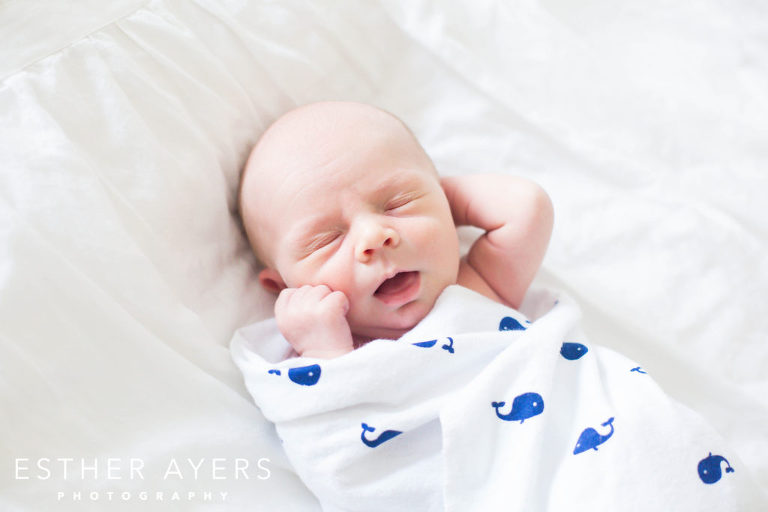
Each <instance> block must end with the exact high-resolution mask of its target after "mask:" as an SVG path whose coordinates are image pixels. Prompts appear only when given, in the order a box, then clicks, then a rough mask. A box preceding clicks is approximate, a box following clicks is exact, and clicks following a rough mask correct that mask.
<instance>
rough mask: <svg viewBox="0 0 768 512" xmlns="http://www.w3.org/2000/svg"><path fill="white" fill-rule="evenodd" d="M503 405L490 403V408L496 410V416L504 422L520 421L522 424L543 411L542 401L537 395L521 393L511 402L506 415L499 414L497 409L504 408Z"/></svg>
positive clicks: (502, 403) (503, 403)
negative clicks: (510, 407)
mask: <svg viewBox="0 0 768 512" xmlns="http://www.w3.org/2000/svg"><path fill="white" fill-rule="evenodd" d="M505 404H506V402H491V407H493V408H494V409H496V416H498V417H499V418H501V419H502V420H504V421H517V420H520V423H523V422H524V421H525V420H527V419H528V418H532V417H534V416H537V415H539V414H541V412H542V411H543V410H544V399H543V398H541V395H540V394H538V393H523V394H522V395H518V396H516V397H515V399H514V400H513V401H512V410H511V411H509V412H508V413H507V414H501V412H499V408H500V407H504V405H505Z"/></svg>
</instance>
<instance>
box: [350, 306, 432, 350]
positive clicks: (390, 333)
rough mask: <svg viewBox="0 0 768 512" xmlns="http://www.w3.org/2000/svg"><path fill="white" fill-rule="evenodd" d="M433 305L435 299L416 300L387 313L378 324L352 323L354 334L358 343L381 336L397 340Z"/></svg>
mask: <svg viewBox="0 0 768 512" xmlns="http://www.w3.org/2000/svg"><path fill="white" fill-rule="evenodd" d="M432 306H434V300H433V301H431V303H427V302H425V301H424V300H415V301H413V302H410V303H408V304H406V305H404V306H402V307H400V308H399V309H398V310H397V312H392V314H391V315H387V318H385V319H383V320H384V321H383V322H380V323H378V324H376V325H354V326H352V325H351V326H350V329H351V330H352V336H353V337H354V339H355V343H356V344H357V343H358V342H360V343H361V344H362V343H365V342H368V341H371V340H375V339H379V338H381V339H390V340H396V339H398V338H400V337H401V336H402V335H403V334H405V333H406V332H408V331H410V330H411V329H413V328H414V327H415V326H416V324H418V323H419V322H421V320H422V319H423V318H424V317H425V316H427V314H428V313H429V312H430V311H431V310H432Z"/></svg>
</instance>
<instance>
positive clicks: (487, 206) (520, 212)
mask: <svg viewBox="0 0 768 512" xmlns="http://www.w3.org/2000/svg"><path fill="white" fill-rule="evenodd" d="M441 184H442V186H443V189H444V190H445V195H446V196H447V198H448V202H449V204H450V205H451V213H452V214H453V220H454V222H455V223H456V225H457V226H463V225H471V226H477V227H479V228H481V229H484V230H485V234H484V235H482V236H481V237H480V238H479V239H478V240H477V241H476V242H475V243H474V244H473V245H472V248H471V249H470V251H469V253H468V254H467V257H466V260H467V263H469V265H470V266H471V267H472V268H473V269H474V270H475V271H476V272H477V273H478V274H480V276H481V277H482V278H483V279H484V280H485V281H486V282H487V283H488V285H489V286H490V287H491V288H492V289H493V291H494V292H496V294H497V295H499V296H500V297H501V298H502V299H504V300H505V301H507V302H508V303H509V304H510V305H511V306H513V307H514V308H517V307H519V306H520V303H521V302H522V301H523V297H524V296H525V292H526V291H527V290H528V286H529V285H530V284H531V281H533V278H534V276H535V275H536V272H537V271H538V269H539V266H540V265H541V260H542V259H543V258H544V253H545V252H546V250H547V245H548V244H549V237H550V235H551V234H552V223H553V217H554V214H553V210H552V202H551V201H550V199H549V196H548V195H547V193H546V192H544V190H543V189H542V188H541V187H540V186H538V185H537V184H535V183H533V182H532V181H529V180H526V179H524V178H519V177H514V176H505V175H494V174H480V175H469V176H453V177H446V178H443V179H442V180H441Z"/></svg>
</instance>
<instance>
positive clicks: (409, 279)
mask: <svg viewBox="0 0 768 512" xmlns="http://www.w3.org/2000/svg"><path fill="white" fill-rule="evenodd" d="M420 287H421V277H420V275H419V273H418V272H417V271H415V270H414V271H411V272H398V273H397V274H395V275H394V276H393V277H390V278H389V279H387V280H386V281H384V282H383V283H381V285H379V287H378V288H376V291H375V292H374V293H373V295H374V296H375V297H376V298H377V299H379V300H381V301H382V302H384V303H385V304H396V303H402V304H405V303H406V302H409V301H411V300H413V298H414V297H415V296H416V294H417V293H418V291H419V288H420Z"/></svg>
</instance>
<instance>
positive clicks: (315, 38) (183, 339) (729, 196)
mask: <svg viewBox="0 0 768 512" xmlns="http://www.w3.org/2000/svg"><path fill="white" fill-rule="evenodd" d="M766 33H768V7H765V6H763V5H762V4H758V3H754V2H749V1H747V0H736V1H725V0H715V1H712V2H708V3H706V4H701V3H699V2H687V3H686V2H683V3H678V4H676V5H669V4H668V3H667V2H662V1H660V0H650V1H648V2H643V3H642V5H640V4H637V3H634V4H633V3H630V2H626V1H623V2H618V3H617V2H607V1H602V0H591V1H590V2H580V3H579V4H578V7H576V4H572V3H570V2H565V1H552V0H547V1H544V0H541V1H533V0H525V1H522V0H521V1H512V2H505V1H501V0H481V1H478V2H471V3H470V2H465V3H453V2H450V3H449V2H438V1H408V0H398V1H395V0H392V1H381V2H376V3H362V2H326V3H322V4H319V3H315V2H302V1H287V2H266V1H265V2H244V1H237V0H230V1H213V0H197V1H182V0H152V1H127V0H126V1H121V2H109V3H103V2H94V1H83V2H80V3H77V4H76V5H73V6H72V7H71V8H68V9H62V8H61V7H60V3H59V2H55V1H53V0H45V1H42V0H41V1H37V2H23V1H21V0H16V1H10V2H6V3H3V4H2V5H1V6H0V34H1V35H2V37H3V41H4V44H3V45H2V46H0V163H1V165H2V166H1V167H0V382H2V386H0V412H2V418H3V420H2V421H0V439H2V441H0V456H1V457H2V459H3V464H2V465H0V508H2V509H3V510H41V509H45V510H69V509H78V510H121V509H134V508H136V507H137V506H138V505H139V504H140V505H142V506H143V507H145V508H147V509H150V510H177V509H183V510H194V509H203V510H316V509H317V508H318V507H317V504H316V501H315V500H314V498H313V497H312V496H311V495H310V494H309V493H308V491H307V490H306V489H305V488H304V486H303V485H302V484H301V482H300V481H299V480H298V479H297V478H296V477H295V474H294V473H293V472H292V470H291V468H290V467H289V466H288V464H287V461H286V460H285V458H284V456H283V455H282V453H281V451H280V446H279V442H278V441H277V439H276V437H275V435H274V431H273V430H272V428H271V427H270V426H269V425H268V424H266V422H265V421H264V420H263V418H262V416H261V414H260V413H259V411H258V410H257V409H256V408H255V406H253V405H252V403H251V402H250V400H249V398H248V395H247V393H246V391H245V389H244V387H243V385H242V382H241V378H240V375H239V374H238V371H237V369H236V368H235V367H234V365H233V364H232V363H231V361H230V359H229V354H228V349H227V342H228V341H229V339H230V337H231V334H232V332H233V331H234V330H235V329H236V328H237V327H239V326H241V325H244V324H246V323H249V322H252V321H255V320H258V319H261V318H265V317H266V316H268V315H270V313H271V305H272V302H271V301H272V299H271V297H270V296H269V295H268V294H267V293H266V292H264V291H263V290H261V289H260V288H259V286H258V283H257V281H256V271H257V270H258V269H257V268H256V266H255V263H254V260H253V257H252V256H251V254H250V252H249V250H248V247H247V244H246V242H245V240H244V238H243V236H242V232H241V230H240V228H239V225H238V221H237V219H236V216H235V214H234V198H235V189H236V185H237V180H238V175H239V171H240V168H241V166H242V163H243V161H244V158H245V157H246V155H247V152H248V150H249V148H250V146H251V145H252V143H253V142H254V141H255V139H256V138H257V137H258V135H259V133H260V130H262V129H263V128H264V127H265V126H266V125H267V124H268V123H269V122H270V121H271V120H273V119H274V118H275V117H276V116H278V115H279V114H280V113H282V112H284V111H285V110H287V109H289V108H291V107H293V106H295V105H299V104H303V103H307V102H310V101H315V100H321V99H352V100H358V101H365V102H370V103H374V104H376V105H379V106H381V107H383V108H386V109H388V110H390V111H392V112H394V113H395V114H397V115H399V116H400V117H402V118H403V119H404V120H405V121H406V123H408V124H409V125H410V126H411V127H412V129H413V130H414V132H415V133H416V134H417V136H418V137H419V138H420V140H421V141H422V143H423V144H424V146H425V147H426V149H427V151H428V152H429V153H430V154H431V155H432V156H433V159H434V160H435V162H436V164H437V166H438V168H439V169H440V171H441V172H442V173H443V174H459V173H471V172H477V171H483V172H485V171H495V172H507V173H514V174H521V175H524V176H527V177H530V178H532V179H534V180H536V181H538V182H540V183H541V184H542V185H543V186H544V187H545V188H546V189H547V190H548V191H549V193H550V195H551V197H552V199H553V202H554V204H555V210H556V221H555V231H554V235H553V240H552V243H551V246H550V250H549V252H548V255H547V257H546V259H545V261H544V267H543V269H542V272H541V274H540V276H539V277H538V278H537V280H538V282H541V283H548V284H550V283H554V284H557V285H559V286H562V287H563V288H565V289H566V290H567V291H568V292H569V293H570V294H571V295H572V296H574V297H575V298H576V300H577V301H578V302H579V303H580V304H581V305H582V306H583V308H584V313H585V323H586V327H587V330H588V334H589V335H590V337H591V338H592V339H593V340H594V341H596V342H600V343H603V344H605V345H608V346H611V347H612V348H615V349H617V350H619V351H621V352H624V353H625V354H627V355H628V356H629V357H631V358H633V359H635V360H638V361H641V362H643V365H644V368H646V369H647V370H648V371H649V372H650V373H652V374H653V375H654V377H655V378H656V379H657V381H659V383H660V384H661V385H662V386H663V387H664V388H665V389H666V390H667V392H668V393H670V394H671V395H672V396H674V397H675V398H677V399H678V400H680V401H682V402H683V403H685V404H687V405H688V406H689V407H691V408H693V409H695V410H697V411H698V412H700V413H701V414H703V415H705V416H706V417H707V418H708V419H709V420H710V421H711V422H712V423H713V425H714V426H715V427H716V428H717V429H718V430H720V431H721V433H723V434H724V435H726V437H728V439H729V440H730V441H731V442H732V444H733V447H734V450H735V451H736V452H737V456H736V457H735V458H736V460H737V461H738V462H737V463H735V465H734V467H735V468H736V470H737V471H740V470H743V471H745V472H748V473H749V474H751V475H752V477H754V478H755V479H757V480H758V481H759V482H760V483H761V484H762V485H763V487H764V488H765V489H766V490H768V438H766V436H765V431H766V429H767V428H768V399H766V396H767V395H768V377H767V376H768V343H766V338H767V336H768V335H767V334H766V333H768V315H767V314H766V304H768V258H766V256H765V255H766V253H768V215H766V214H767V213H768V207H766V206H765V202H764V200H763V196H764V195H765V193H766V191H768V174H766V168H768V39H767V38H766ZM474 234H476V233H475V232H473V231H472V230H466V231H464V232H463V233H462V235H463V237H464V240H465V246H466V245H467V244H468V243H469V242H470V241H471V238H472V236H473V235H474ZM58 457H72V458H74V459H75V462H77V460H79V459H86V465H91V464H92V462H93V460H94V458H95V459H96V460H97V463H98V464H100V468H99V469H100V470H101V471H100V474H99V475H98V477H96V478H92V476H93V474H92V471H91V472H89V471H86V475H85V477H83V475H78V474H75V473H73V472H70V474H69V475H68V478H66V479H65V478H64V475H63V472H62V471H61V469H60V468H59V467H55V466H54V465H53V464H51V465H50V467H51V468H52V471H51V474H50V476H49V477H48V478H40V477H43V476H45V473H44V472H43V471H42V470H40V469H36V468H34V464H35V462H36V461H38V460H40V459H43V458H50V459H55V458H58ZM108 458H114V459H117V461H118V462H117V464H118V465H121V470H119V471H117V475H116V476H120V478H116V479H108V478H107V473H106V464H107V459H108ZM131 458H134V459H138V460H141V461H142V462H143V465H144V471H143V476H144V478H143V479H140V478H134V479H130V478H129V473H128V471H127V466H128V464H129V460H130V459H131ZM187 458H190V459H193V461H194V462H195V463H197V462H199V459H200V458H205V463H204V465H203V466H201V469H200V471H199V472H198V474H197V478H194V474H193V473H192V470H191V469H189V466H187V467H186V470H185V472H184V476H186V478H184V479H179V478H176V477H174V475H173V474H171V475H165V473H166V471H167V469H168V466H169V462H170V461H171V460H177V461H178V462H179V463H180V465H181V466H183V465H184V464H186V459H187ZM213 458H219V459H224V462H219V463H218V464H219V466H223V467H224V473H223V474H222V473H221V472H216V471H213V470H212V468H211V464H212V459H213ZM260 458H269V459H270V462H269V463H268V467H269V468H270V470H271V474H270V477H269V478H268V479H266V480H260V479H259V478H258V476H259V475H263V472H261V471H257V470H256V467H255V466H256V464H257V461H258V460H259V459H260ZM16 459H22V462H21V472H20V473H17V465H16V462H15V461H16ZM236 459H246V460H248V461H249V463H250V465H251V466H250V469H251V471H250V472H249V476H250V478H248V479H245V478H243V477H242V475H240V478H235V476H236V474H235V473H236V472H235V471H234V469H235V468H234V465H235V464H236ZM24 460H26V461H27V462H24ZM732 462H733V461H732ZM25 465H26V466H30V467H29V468H27V469H24V468H25V467H26V466H25ZM78 469H79V467H78ZM19 476H28V477H29V479H21V478H18V477H19ZM217 476H224V477H225V478H216V477H217ZM109 491H112V492H114V493H116V494H115V495H113V497H112V499H108V498H107V494H106V493H107V492H109ZM142 491H144V492H148V493H150V494H149V496H148V497H147V499H146V500H145V501H140V500H141V498H140V496H139V494H138V493H140V492H142ZM158 491H162V492H164V493H165V494H164V499H163V501H160V500H158V499H157V495H156V494H153V493H156V492H158ZM173 491H178V492H179V493H181V497H180V500H179V501H169V500H170V499H171V497H172V494H171V493H172V492H173ZM205 491H209V492H212V493H214V498H213V499H211V500H208V501H204V500H202V498H201V494H200V493H202V492H205ZM76 492H82V497H81V501H76V500H75V499H74V497H73V493H76ZM91 492H98V493H99V495H98V498H97V499H96V500H91V499H90V495H89V493H91ZM121 492H131V493H132V495H131V497H130V499H129V500H122V499H121V498H120V496H119V493H121ZM187 492H196V493H198V495H197V496H196V497H195V498H194V499H191V498H190V499H185V497H188V496H187V495H186V494H185V493H187ZM218 492H226V493H227V496H226V498H221V497H220V495H218V497H215V496H217V495H215V493H218ZM59 493H63V494H64V496H63V497H59Z"/></svg>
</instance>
